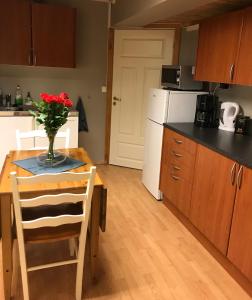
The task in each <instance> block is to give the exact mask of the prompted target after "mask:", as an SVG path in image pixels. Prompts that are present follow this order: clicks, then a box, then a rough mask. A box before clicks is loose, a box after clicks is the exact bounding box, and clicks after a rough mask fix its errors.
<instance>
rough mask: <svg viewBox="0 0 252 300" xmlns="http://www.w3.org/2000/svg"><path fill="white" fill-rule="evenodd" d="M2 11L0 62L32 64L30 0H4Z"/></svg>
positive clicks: (0, 6) (1, 3)
mask: <svg viewBox="0 0 252 300" xmlns="http://www.w3.org/2000/svg"><path fill="white" fill-rule="evenodd" d="M0 11H1V26H0V45H1V46H0V64H12V65H29V64H31V25H30V20H31V10H30V1H28V0H8V1H4V0H2V1H0Z"/></svg>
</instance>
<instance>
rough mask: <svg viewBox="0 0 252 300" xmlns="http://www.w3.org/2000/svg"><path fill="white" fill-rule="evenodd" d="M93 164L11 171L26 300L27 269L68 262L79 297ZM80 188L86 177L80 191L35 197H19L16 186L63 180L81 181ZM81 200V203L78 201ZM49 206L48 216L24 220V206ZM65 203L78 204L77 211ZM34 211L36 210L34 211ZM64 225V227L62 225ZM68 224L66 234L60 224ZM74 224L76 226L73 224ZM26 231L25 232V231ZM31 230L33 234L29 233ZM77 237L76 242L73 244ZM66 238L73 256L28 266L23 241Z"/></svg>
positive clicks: (93, 174) (32, 215) (31, 207)
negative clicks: (24, 173) (85, 168)
mask: <svg viewBox="0 0 252 300" xmlns="http://www.w3.org/2000/svg"><path fill="white" fill-rule="evenodd" d="M95 174H96V168H95V167H91V169H90V171H89V172H85V173H71V172H66V173H60V174H42V175H36V176H31V177H17V176H16V173H15V172H12V173H11V174H10V175H11V182H12V193H13V202H14V212H15V218H16V231H17V240H18V248H19V257H20V266H21V275H22V284H23V294H24V299H25V300H29V287H28V273H27V272H31V271H36V270H40V269H45V268H51V267H57V266H62V265H68V264H77V275H76V300H81V295H82V281H83V268H84V255H85V244H86V235H87V227H88V220H89V214H90V209H91V200H92V194H93V188H94V179H95ZM82 180H83V189H84V190H85V187H84V185H85V181H87V188H86V190H85V192H84V193H83V194H71V193H61V194H56V195H42V196H39V197H35V198H30V199H23V198H21V195H20V192H19V187H20V186H21V185H32V184H39V183H43V184H44V183H47V182H48V183H52V182H54V183H59V182H62V181H82ZM80 204H81V205H80ZM48 205H49V207H50V209H49V211H50V216H42V217H38V218H37V217H35V218H34V214H30V218H28V220H27V219H26V220H25V217H24V210H27V209H28V210H29V209H30V210H31V209H33V210H35V211H36V209H39V208H41V207H43V206H45V207H48ZM61 205H63V206H64V211H63V212H62V213H61V214H60V215H52V214H51V212H52V211H53V208H56V207H59V206H61ZM67 205H69V206H71V205H72V206H73V205H80V208H81V210H80V211H79V212H78V213H77V214H76V213H75V214H70V212H69V211H67ZM35 215H36V213H35ZM62 226H63V227H62ZM64 226H65V228H67V226H70V229H69V228H68V229H67V231H66V234H65V233H64V232H62V228H64ZM74 226H75V227H74ZM26 232H28V234H26ZM31 233H32V234H31ZM76 236H77V237H78V239H79V243H78V245H79V246H78V247H77V243H75V244H74V245H73V242H75V241H76V240H75V239H73V238H75V237H76ZM62 239H66V240H69V241H70V245H71V248H70V250H71V255H73V249H74V250H76V258H75V259H70V260H66V261H61V262H56V263H49V264H45V265H38V266H33V267H27V260H26V255H25V244H26V243H29V242H50V241H56V240H62Z"/></svg>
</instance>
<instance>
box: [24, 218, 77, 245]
mask: <svg viewBox="0 0 252 300" xmlns="http://www.w3.org/2000/svg"><path fill="white" fill-rule="evenodd" d="M80 227H81V223H76V224H67V225H61V226H57V227H42V228H37V229H26V230H24V240H25V243H48V242H56V241H61V240H67V239H70V238H74V237H78V236H79V235H80Z"/></svg>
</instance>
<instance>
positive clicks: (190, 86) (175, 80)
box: [161, 65, 202, 91]
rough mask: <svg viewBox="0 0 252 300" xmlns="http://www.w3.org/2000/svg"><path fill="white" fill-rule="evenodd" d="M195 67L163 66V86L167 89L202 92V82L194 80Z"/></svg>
mask: <svg viewBox="0 0 252 300" xmlns="http://www.w3.org/2000/svg"><path fill="white" fill-rule="evenodd" d="M193 76H194V67H193V66H172V65H171V66H168V65H163V66H162V76H161V85H162V87H163V88H166V89H176V90H189V91H190V90H192V91H194V90H201V89H202V82H201V81H196V80H194V79H193Z"/></svg>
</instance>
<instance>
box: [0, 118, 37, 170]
mask: <svg viewBox="0 0 252 300" xmlns="http://www.w3.org/2000/svg"><path fill="white" fill-rule="evenodd" d="M33 126H34V118H33V117H28V116H27V117H12V116H11V117H0V128H1V131H0V141H1V142H0V145H1V146H0V170H2V166H3V163H4V160H5V157H6V155H7V154H8V153H9V152H10V150H15V149H16V148H17V146H16V130H17V129H19V130H20V131H30V130H32V129H33ZM24 147H25V148H27V149H29V148H32V147H34V141H33V140H32V139H31V140H28V139H27V140H25V141H24Z"/></svg>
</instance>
